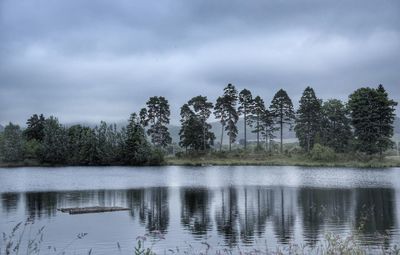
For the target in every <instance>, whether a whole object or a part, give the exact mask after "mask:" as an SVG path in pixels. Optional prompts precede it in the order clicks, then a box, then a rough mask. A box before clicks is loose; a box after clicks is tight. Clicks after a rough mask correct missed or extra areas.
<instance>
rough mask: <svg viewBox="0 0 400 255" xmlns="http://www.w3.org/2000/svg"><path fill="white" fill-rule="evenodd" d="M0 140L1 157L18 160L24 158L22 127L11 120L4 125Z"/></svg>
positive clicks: (7, 159) (12, 160) (9, 160)
mask: <svg viewBox="0 0 400 255" xmlns="http://www.w3.org/2000/svg"><path fill="white" fill-rule="evenodd" d="M1 135H2V139H1V141H0V159H2V160H3V161H5V162H18V161H21V160H23V158H24V140H23V137H22V131H21V128H20V127H19V126H18V125H14V124H12V123H11V122H10V123H9V124H8V125H7V126H5V127H4V130H3V132H2V134H1Z"/></svg>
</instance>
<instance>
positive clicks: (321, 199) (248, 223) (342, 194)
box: [0, 166, 400, 254]
mask: <svg viewBox="0 0 400 255" xmlns="http://www.w3.org/2000/svg"><path fill="white" fill-rule="evenodd" d="M0 199H1V203H0V232H6V233H9V232H10V230H11V229H12V227H13V226H15V224H17V223H18V222H20V221H24V220H25V219H27V218H30V219H31V220H32V221H33V222H34V225H33V226H34V230H35V229H37V228H39V227H41V226H45V242H44V246H47V245H53V246H56V247H58V248H59V249H62V248H63V247H65V246H66V245H67V244H68V243H70V241H71V240H73V239H74V237H75V236H76V234H77V233H81V232H85V233H88V235H87V236H85V238H84V239H83V240H78V241H76V242H73V244H72V245H71V246H69V247H68V250H69V251H70V252H71V253H73V252H76V253H77V254H80V253H81V254H83V253H84V252H87V251H88V250H89V249H91V248H92V249H93V252H94V254H113V253H118V254H119V253H121V254H132V250H133V247H134V245H135V240H136V237H137V236H143V235H146V234H150V237H149V238H148V241H147V242H148V243H149V242H153V241H156V240H155V239H157V242H156V243H155V244H154V249H155V250H157V251H162V252H163V251H168V249H171V248H172V249H174V248H175V247H176V246H179V247H188V246H189V244H190V245H192V246H193V247H202V248H204V242H207V243H209V244H210V245H212V246H214V247H216V246H218V247H236V246H241V247H246V246H249V247H250V246H251V247H260V248H265V247H266V246H268V247H269V248H270V249H273V248H274V247H276V246H285V245H288V244H291V243H301V244H307V245H310V246H313V245H316V244H317V243H318V241H319V240H321V239H323V237H324V234H325V233H327V232H333V233H337V234H341V235H343V236H345V235H349V234H351V233H357V235H356V238H357V242H359V243H360V244H362V245H364V246H368V247H372V248H373V247H389V246H391V245H393V244H395V243H399V240H400V229H399V220H400V169H399V168H392V169H348V168H346V169H345V168H302V167H265V166H241V167H239V166H237V167H222V166H212V167H175V166H170V167H65V168H14V169H1V168H0ZM98 205H100V206H122V207H129V208H130V209H131V210H130V211H122V212H111V213H98V214H84V215H69V214H65V213H61V212H59V211H57V209H58V208H65V207H85V206H98ZM33 232H34V231H33ZM155 233H158V234H155ZM155 236H157V237H159V236H162V237H164V239H162V240H158V238H155ZM118 246H119V247H120V248H118Z"/></svg>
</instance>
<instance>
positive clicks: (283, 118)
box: [270, 89, 295, 153]
mask: <svg viewBox="0 0 400 255" xmlns="http://www.w3.org/2000/svg"><path fill="white" fill-rule="evenodd" d="M270 113H271V115H272V118H273V120H274V123H275V124H276V125H277V128H278V130H280V138H281V148H280V151H281V153H282V152H283V127H284V126H285V125H289V127H290V128H291V126H292V123H293V120H294V119H295V115H294V110H293V103H292V100H291V99H290V97H289V96H288V94H287V93H286V91H284V90H283V89H280V90H279V91H278V92H277V93H276V94H275V96H274V98H273V99H272V102H271V106H270Z"/></svg>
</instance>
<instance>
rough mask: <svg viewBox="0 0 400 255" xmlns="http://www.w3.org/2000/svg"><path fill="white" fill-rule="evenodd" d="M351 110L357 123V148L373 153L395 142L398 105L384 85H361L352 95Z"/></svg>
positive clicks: (355, 123)
mask: <svg viewBox="0 0 400 255" xmlns="http://www.w3.org/2000/svg"><path fill="white" fill-rule="evenodd" d="M348 105H349V110H350V115H351V122H352V125H353V127H354V137H355V145H356V149H357V150H359V151H360V152H365V153H367V154H369V155H372V154H375V153H379V154H380V155H382V153H383V151H384V150H386V149H388V148H389V147H390V146H391V145H392V141H391V140H390V138H391V137H392V135H393V122H394V111H395V109H394V107H395V106H396V105H397V103H396V102H394V101H393V100H391V99H389V98H388V95H387V93H386V91H385V90H384V88H383V86H379V87H378V89H374V88H360V89H358V90H356V91H354V92H353V93H352V94H351V95H350V96H349V103H348Z"/></svg>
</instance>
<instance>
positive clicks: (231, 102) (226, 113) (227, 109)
mask: <svg viewBox="0 0 400 255" xmlns="http://www.w3.org/2000/svg"><path fill="white" fill-rule="evenodd" d="M237 101H238V93H237V90H236V88H235V86H233V85H232V84H228V86H226V87H225V88H224V95H223V96H222V97H219V98H218V99H217V103H216V104H215V107H214V114H215V117H216V118H217V119H220V122H221V125H222V134H221V148H222V135H223V130H224V126H225V131H227V134H228V136H229V150H231V148H232V143H233V142H235V140H236V136H237V133H238V130H237V127H236V123H237V121H238V119H239V116H238V113H237V110H236V105H237Z"/></svg>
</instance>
